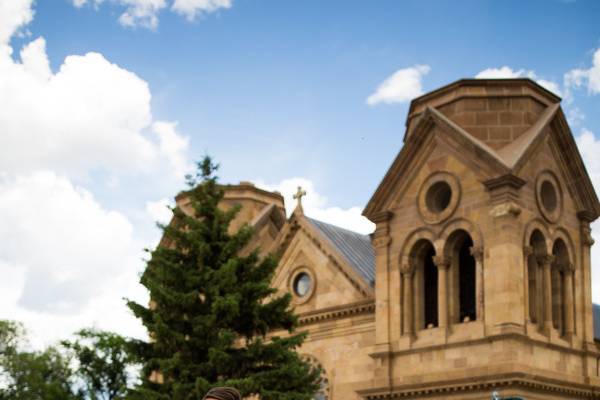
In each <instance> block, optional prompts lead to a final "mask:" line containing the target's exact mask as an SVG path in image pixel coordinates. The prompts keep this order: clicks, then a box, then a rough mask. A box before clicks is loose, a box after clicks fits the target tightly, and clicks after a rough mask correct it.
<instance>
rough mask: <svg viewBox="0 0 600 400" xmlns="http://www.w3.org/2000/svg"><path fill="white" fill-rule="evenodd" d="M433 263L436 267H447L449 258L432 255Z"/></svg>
mask: <svg viewBox="0 0 600 400" xmlns="http://www.w3.org/2000/svg"><path fill="white" fill-rule="evenodd" d="M432 259H433V263H434V264H435V266H436V267H437V268H438V269H448V267H449V266H450V259H449V258H448V257H444V256H433V257H432Z"/></svg>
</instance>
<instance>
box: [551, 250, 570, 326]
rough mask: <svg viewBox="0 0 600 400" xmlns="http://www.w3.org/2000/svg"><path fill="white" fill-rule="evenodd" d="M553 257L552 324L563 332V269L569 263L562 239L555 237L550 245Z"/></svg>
mask: <svg viewBox="0 0 600 400" xmlns="http://www.w3.org/2000/svg"><path fill="white" fill-rule="evenodd" d="M552 255H553V256H554V257H555V259H554V264H553V265H552V283H551V285H552V326H553V327H554V328H556V329H558V331H559V332H561V333H564V328H565V299H564V295H565V290H566V288H565V287H563V285H564V281H565V280H564V269H565V268H566V266H567V264H568V263H569V253H568V250H567V246H566V244H565V242H564V241H563V240H562V239H556V241H555V242H554V245H553V246H552Z"/></svg>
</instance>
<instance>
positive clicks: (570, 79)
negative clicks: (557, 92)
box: [565, 49, 600, 94]
mask: <svg viewBox="0 0 600 400" xmlns="http://www.w3.org/2000/svg"><path fill="white" fill-rule="evenodd" d="M584 85H585V86H587V90H588V93H590V94H598V93H600V49H597V50H596V51H595V52H594V56H593V59H592V66H591V67H590V68H588V69H572V70H571V71H569V72H567V73H566V74H565V87H567V88H579V87H581V86H584Z"/></svg>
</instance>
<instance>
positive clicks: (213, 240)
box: [128, 157, 320, 400]
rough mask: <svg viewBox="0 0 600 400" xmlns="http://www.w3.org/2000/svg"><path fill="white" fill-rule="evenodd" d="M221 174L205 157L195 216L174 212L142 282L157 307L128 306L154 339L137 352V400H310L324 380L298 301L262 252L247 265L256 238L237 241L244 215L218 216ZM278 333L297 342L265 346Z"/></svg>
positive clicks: (195, 190)
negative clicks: (211, 393) (225, 390)
mask: <svg viewBox="0 0 600 400" xmlns="http://www.w3.org/2000/svg"><path fill="white" fill-rule="evenodd" d="M216 169H217V166H216V165H214V164H213V163H212V161H211V159H210V158H209V157H206V158H204V160H203V161H201V162H199V163H198V170H197V172H196V173H195V174H194V175H192V176H187V181H188V182H187V183H188V186H189V190H188V191H187V192H186V193H185V195H186V196H187V198H188V199H189V201H190V206H191V213H190V214H191V215H188V214H186V213H184V212H183V211H182V210H181V209H180V208H179V207H176V208H174V209H173V215H174V216H173V221H172V222H171V224H169V225H167V226H165V225H161V226H160V227H161V229H162V231H163V240H162V241H161V245H159V246H158V247H157V248H156V250H154V251H153V252H151V257H150V260H149V261H148V263H147V266H146V269H145V271H144V273H143V274H142V277H141V283H142V285H144V286H145V287H146V288H147V289H148V291H149V292H150V298H151V304H150V306H148V307H145V306H143V305H140V304H137V303H134V302H129V303H128V305H129V307H130V308H131V310H132V311H133V312H134V314H135V315H136V316H137V317H138V318H141V320H142V322H143V324H144V325H145V327H146V328H147V329H148V332H149V334H150V338H151V339H150V342H149V343H145V342H139V343H137V346H136V347H135V348H136V353H137V356H139V357H140V359H141V360H143V364H144V366H143V371H142V377H141V379H142V383H141V384H140V386H139V387H138V388H137V389H136V390H135V391H134V392H133V393H132V398H135V399H165V400H167V399H168V400H191V399H201V398H202V396H203V394H204V393H205V392H206V391H207V390H208V389H209V388H211V387H215V386H234V387H236V388H237V389H238V390H240V392H241V393H242V395H243V396H248V395H259V396H260V398H261V399H264V400H308V399H310V398H312V396H313V395H314V393H315V392H316V391H317V390H318V385H319V379H320V378H319V374H320V371H319V370H317V369H316V368H314V367H312V366H311V365H309V364H308V363H307V362H306V361H304V360H303V359H302V358H301V357H300V356H299V355H298V353H296V351H295V350H296V348H297V347H298V346H300V345H301V343H302V342H303V341H304V339H305V334H304V333H295V327H296V325H297V317H296V316H295V315H294V314H293V313H292V311H291V309H290V301H291V297H290V295H289V294H286V295H283V296H279V297H277V296H276V295H275V294H276V291H275V290H274V289H273V288H271V287H270V281H271V278H272V277H273V274H274V272H275V268H276V267H277V261H276V259H275V258H274V257H273V256H272V255H267V256H266V257H260V256H259V254H258V251H257V250H254V251H253V252H251V253H250V254H249V255H247V256H242V255H241V251H242V249H244V248H245V246H246V245H247V244H248V242H249V240H250V238H251V235H252V229H251V228H250V227H249V226H248V225H245V226H243V227H242V228H241V229H239V230H238V231H237V232H235V233H229V225H230V222H231V221H232V220H233V218H234V217H235V215H236V214H237V212H238V211H239V208H233V209H230V210H227V211H225V210H222V209H220V208H219V207H218V205H219V202H220V201H221V199H222V198H223V189H222V187H221V186H220V185H219V184H218V182H217V177H216V176H215V171H216ZM275 330H286V331H287V332H289V334H286V335H284V336H283V337H272V336H268V337H267V334H268V333H269V332H273V331H275Z"/></svg>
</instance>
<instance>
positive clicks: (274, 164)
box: [0, 0, 600, 345]
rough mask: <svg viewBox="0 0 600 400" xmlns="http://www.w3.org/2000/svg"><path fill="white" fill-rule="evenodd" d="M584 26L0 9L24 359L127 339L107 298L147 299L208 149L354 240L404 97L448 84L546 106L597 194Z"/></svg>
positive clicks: (17, 314)
mask: <svg viewBox="0 0 600 400" xmlns="http://www.w3.org/2000/svg"><path fill="white" fill-rule="evenodd" d="M598 15H600V2H596V1H591V0H590V1H581V0H577V1H574V0H570V1H567V0H563V1H561V0H540V1H537V2H536V1H532V2H528V3H526V4H524V3H522V2H520V1H516V0H515V1H474V0H473V1H465V2H461V3H458V5H457V3H456V2H447V1H439V2H436V1H393V0H389V1H386V0H379V1H376V2H364V1H342V0H339V1H337V0H330V1H326V2H325V1H321V0H306V1H282V0H261V1H251V0H38V1H37V2H34V1H33V0H2V1H0V132H1V134H0V149H1V156H0V271H1V272H2V275H1V276H2V279H0V318H10V319H18V320H21V321H24V322H25V323H26V325H27V327H28V328H29V329H30V331H31V332H32V337H33V342H34V345H42V344H47V343H51V342H53V341H54V340H56V339H58V338H62V337H65V336H67V335H68V334H70V333H71V332H73V331H75V330H76V329H79V328H81V327H84V326H97V327H99V328H103V329H111V330H115V331H118V332H121V333H123V334H127V335H135V336H143V335H144V331H143V329H142V328H141V326H140V325H139V324H138V322H137V321H136V320H135V319H133V318H132V317H131V316H130V315H129V313H128V311H127V309H126V308H125V306H124V301H123V298H124V297H128V298H133V299H136V300H138V301H146V295H145V292H144V290H143V288H141V287H140V286H139V285H138V284H137V281H138V276H139V273H140V271H141V270H142V269H143V267H144V263H143V261H142V259H143V257H144V254H143V252H142V249H143V248H144V247H152V246H153V245H154V244H155V243H156V241H157V239H158V235H159V232H158V230H157V229H156V228H155V226H154V221H156V220H165V219H168V217H169V213H168V211H167V209H166V207H165V206H166V205H167V204H169V203H170V199H172V198H173V196H174V195H175V194H176V193H177V192H178V191H179V190H180V189H182V188H183V175H184V174H185V173H186V172H187V171H189V170H190V168H191V166H192V165H193V162H194V161H195V160H198V159H199V158H201V157H202V156H203V155H204V154H207V153H208V154H211V155H212V156H213V157H214V158H215V159H216V160H217V161H219V162H220V163H221V166H222V168H221V170H220V176H221V178H222V180H223V181H225V182H238V181H241V180H251V181H255V182H258V183H259V184H260V185H261V186H263V187H266V188H271V189H278V190H280V191H282V192H283V193H284V194H285V195H286V198H287V199H288V200H289V198H290V196H291V194H292V192H293V191H294V189H295V187H296V186H297V185H298V184H302V186H304V187H305V188H306V189H307V191H308V193H309V195H308V196H307V198H306V200H305V211H306V212H307V213H308V214H309V215H311V216H313V217H315V218H319V219H322V220H325V221H329V222H332V223H336V224H339V225H342V226H346V227H348V228H351V229H355V230H358V231H361V232H365V233H367V232H369V231H370V229H372V225H371V224H370V223H369V222H368V221H365V220H364V219H362V217H361V216H360V212H361V210H362V207H363V206H364V205H365V203H366V201H367V200H368V199H369V197H370V196H371V194H372V193H373V191H374V190H375V188H376V186H377V185H378V183H379V181H380V180H381V178H382V176H383V174H384V173H385V172H386V170H387V168H388V166H389V165H390V163H391V161H392V160H393V158H394V156H395V155H396V154H397V152H398V151H399V150H400V148H401V146H402V136H403V133H404V119H405V117H406V111H407V107H408V103H409V101H410V99H412V98H413V97H415V96H418V95H420V94H421V93H423V92H425V91H429V90H432V89H435V88H437V87H439V86H442V85H444V84H447V83H449V82H451V81H454V80H456V79H459V78H463V77H517V76H526V77H530V78H532V79H535V80H536V81H538V82H539V83H540V84H541V85H543V86H545V87H547V88H548V89H550V90H552V91H554V92H556V93H557V94H559V95H561V96H562V97H563V99H564V100H563V108H564V109H565V112H566V113H567V114H568V117H569V121H570V123H571V127H572V129H573V133H574V134H575V136H576V138H577V141H578V144H579V145H580V150H581V152H582V154H583V157H584V159H585V161H586V164H587V167H588V170H589V172H590V174H591V176H592V179H593V180H594V183H595V185H596V188H597V189H600V157H598V154H600V113H599V112H598V110H599V107H600V25H598V23H597V16H598ZM288 204H290V203H288ZM595 227H596V232H597V233H596V234H595V235H596V241H597V242H598V243H600V234H599V233H600V226H599V225H596V226H595ZM596 247H597V248H599V247H600V246H596ZM593 258H594V265H595V268H596V269H598V268H600V250H598V249H596V250H594V253H593ZM594 300H595V301H596V302H600V272H597V273H595V274H594Z"/></svg>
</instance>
